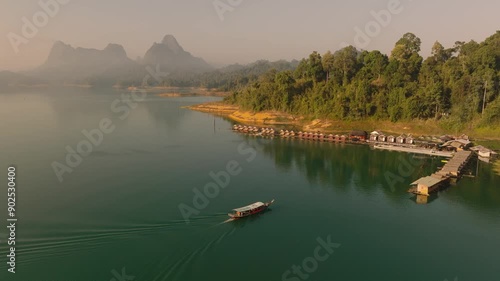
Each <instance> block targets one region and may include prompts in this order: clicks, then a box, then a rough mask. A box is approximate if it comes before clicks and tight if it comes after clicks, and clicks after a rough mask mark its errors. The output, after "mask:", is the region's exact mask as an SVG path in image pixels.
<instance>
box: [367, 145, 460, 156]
mask: <svg viewBox="0 0 500 281" xmlns="http://www.w3.org/2000/svg"><path fill="white" fill-rule="evenodd" d="M373 147H374V148H376V149H384V150H391V151H400V152H408V153H415V154H425V155H433V156H440V157H447V158H451V157H453V152H450V151H439V150H436V149H425V148H420V147H417V146H414V147H408V146H396V145H387V144H376V145H374V146H373Z"/></svg>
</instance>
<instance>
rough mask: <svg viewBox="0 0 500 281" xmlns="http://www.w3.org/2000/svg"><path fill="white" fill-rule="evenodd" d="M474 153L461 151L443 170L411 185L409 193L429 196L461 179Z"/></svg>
mask: <svg viewBox="0 0 500 281" xmlns="http://www.w3.org/2000/svg"><path fill="white" fill-rule="evenodd" d="M471 156H472V152H471V151H465V150H461V151H458V152H456V153H455V154H454V155H453V158H451V159H450V160H449V161H448V163H446V165H444V167H443V168H441V170H439V171H437V172H436V173H434V174H432V175H431V176H427V177H423V178H420V179H418V180H416V181H415V182H413V183H412V184H411V186H412V187H411V188H410V189H409V190H408V192H410V193H413V194H417V195H425V196H429V195H430V193H432V192H436V191H438V190H439V188H441V187H442V186H444V185H445V184H447V183H448V182H449V181H450V179H452V178H459V177H460V175H461V173H462V170H463V169H464V168H465V166H466V165H467V163H468V162H469V160H470V159H471Z"/></svg>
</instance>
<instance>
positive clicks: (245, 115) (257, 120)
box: [186, 102, 500, 141]
mask: <svg viewBox="0 0 500 281" xmlns="http://www.w3.org/2000/svg"><path fill="white" fill-rule="evenodd" d="M186 108H188V109H190V110H195V111H199V112H204V113H210V114H215V115H218V116H223V117H227V118H229V119H231V120H233V121H235V122H238V123H241V124H244V125H268V126H285V125H288V126H293V127H295V128H298V130H302V131H319V132H322V133H345V132H349V131H351V130H355V129H360V130H366V131H368V132H370V131H376V130H382V131H384V132H385V133H390V134H406V135H410V134H412V135H434V136H441V135H455V134H457V132H449V131H446V130H444V129H442V128H441V127H439V125H438V124H437V122H436V121H434V120H415V121H412V122H396V123H393V122H390V121H378V120H363V121H338V120H329V119H314V120H311V119H306V118H305V117H304V116H295V115H292V114H288V113H284V112H277V111H263V112H251V111H244V110H241V109H240V107H239V106H237V105H231V104H227V103H224V102H209V103H202V104H197V105H193V106H188V107H186ZM465 133H466V134H468V135H469V136H471V137H473V138H474V139H475V140H477V141H500V136H497V135H496V134H495V135H485V134H484V133H479V134H478V133H477V132H474V131H469V130H466V132H465ZM459 134H461V133H459Z"/></svg>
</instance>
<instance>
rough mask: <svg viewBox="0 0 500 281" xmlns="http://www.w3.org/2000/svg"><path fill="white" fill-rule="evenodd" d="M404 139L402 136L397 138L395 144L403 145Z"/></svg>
mask: <svg viewBox="0 0 500 281" xmlns="http://www.w3.org/2000/svg"><path fill="white" fill-rule="evenodd" d="M405 139H406V138H405V137H404V136H399V137H397V138H396V143H399V144H403V143H405Z"/></svg>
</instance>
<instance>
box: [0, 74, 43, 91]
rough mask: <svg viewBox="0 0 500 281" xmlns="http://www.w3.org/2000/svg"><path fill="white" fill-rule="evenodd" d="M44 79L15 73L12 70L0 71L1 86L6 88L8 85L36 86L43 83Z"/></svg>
mask: <svg viewBox="0 0 500 281" xmlns="http://www.w3.org/2000/svg"><path fill="white" fill-rule="evenodd" d="M43 83H44V81H42V80H40V79H37V78H34V77H30V76H27V75H23V74H20V73H14V72H11V71H0V88H5V87H7V86H9V85H10V86H34V85H39V84H43Z"/></svg>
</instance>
